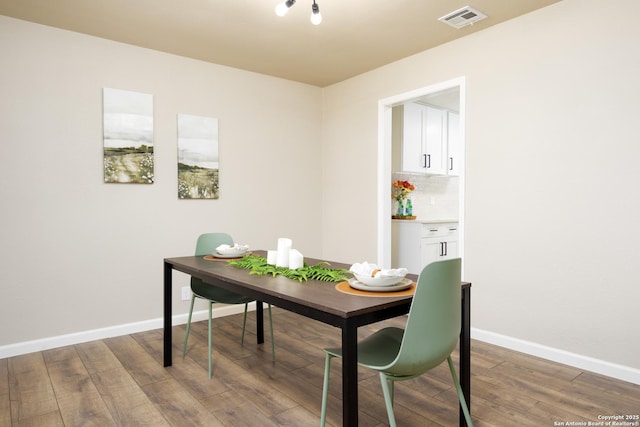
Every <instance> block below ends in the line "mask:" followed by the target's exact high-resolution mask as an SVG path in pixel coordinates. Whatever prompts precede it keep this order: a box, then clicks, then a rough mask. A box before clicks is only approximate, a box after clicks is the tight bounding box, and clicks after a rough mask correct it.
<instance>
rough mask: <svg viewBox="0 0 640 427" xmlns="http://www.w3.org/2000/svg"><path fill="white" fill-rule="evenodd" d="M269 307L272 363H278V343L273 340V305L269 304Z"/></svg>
mask: <svg viewBox="0 0 640 427" xmlns="http://www.w3.org/2000/svg"><path fill="white" fill-rule="evenodd" d="M268 307H269V330H270V331H271V361H272V362H275V361H276V343H275V340H274V338H273V317H271V304H269V305H268Z"/></svg>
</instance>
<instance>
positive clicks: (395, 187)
mask: <svg viewBox="0 0 640 427" xmlns="http://www.w3.org/2000/svg"><path fill="white" fill-rule="evenodd" d="M415 189H416V187H415V186H414V185H413V184H411V183H410V182H409V181H401V180H398V181H396V182H394V183H393V184H392V185H391V197H392V198H393V199H395V200H396V201H397V202H400V203H402V201H403V200H406V198H407V197H409V194H410V193H411V192H412V191H413V190H415Z"/></svg>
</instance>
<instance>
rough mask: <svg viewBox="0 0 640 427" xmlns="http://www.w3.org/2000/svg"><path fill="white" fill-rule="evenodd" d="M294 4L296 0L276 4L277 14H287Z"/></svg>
mask: <svg viewBox="0 0 640 427" xmlns="http://www.w3.org/2000/svg"><path fill="white" fill-rule="evenodd" d="M294 4H296V0H286V1H283V2H282V3H278V5H277V6H276V15H278V16H284V15H286V14H287V12H289V8H290V7H291V6H293V5H294Z"/></svg>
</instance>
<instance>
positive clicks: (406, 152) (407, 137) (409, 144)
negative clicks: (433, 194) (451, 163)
mask: <svg viewBox="0 0 640 427" xmlns="http://www.w3.org/2000/svg"><path fill="white" fill-rule="evenodd" d="M422 107H423V106H422V105H418V104H413V103H408V104H405V105H404V106H403V121H402V122H403V132H402V170H403V171H405V172H421V173H422V172H424V167H423V150H422V140H423V138H422V116H423V108H422Z"/></svg>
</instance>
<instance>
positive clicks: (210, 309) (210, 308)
mask: <svg viewBox="0 0 640 427" xmlns="http://www.w3.org/2000/svg"><path fill="white" fill-rule="evenodd" d="M212 311H213V303H212V302H211V301H209V379H211V375H212V372H211V364H212V360H211V359H212V358H213V356H212V355H211V350H212V348H213V345H212V342H211V323H212V319H211V316H212V314H213V313H212Z"/></svg>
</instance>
